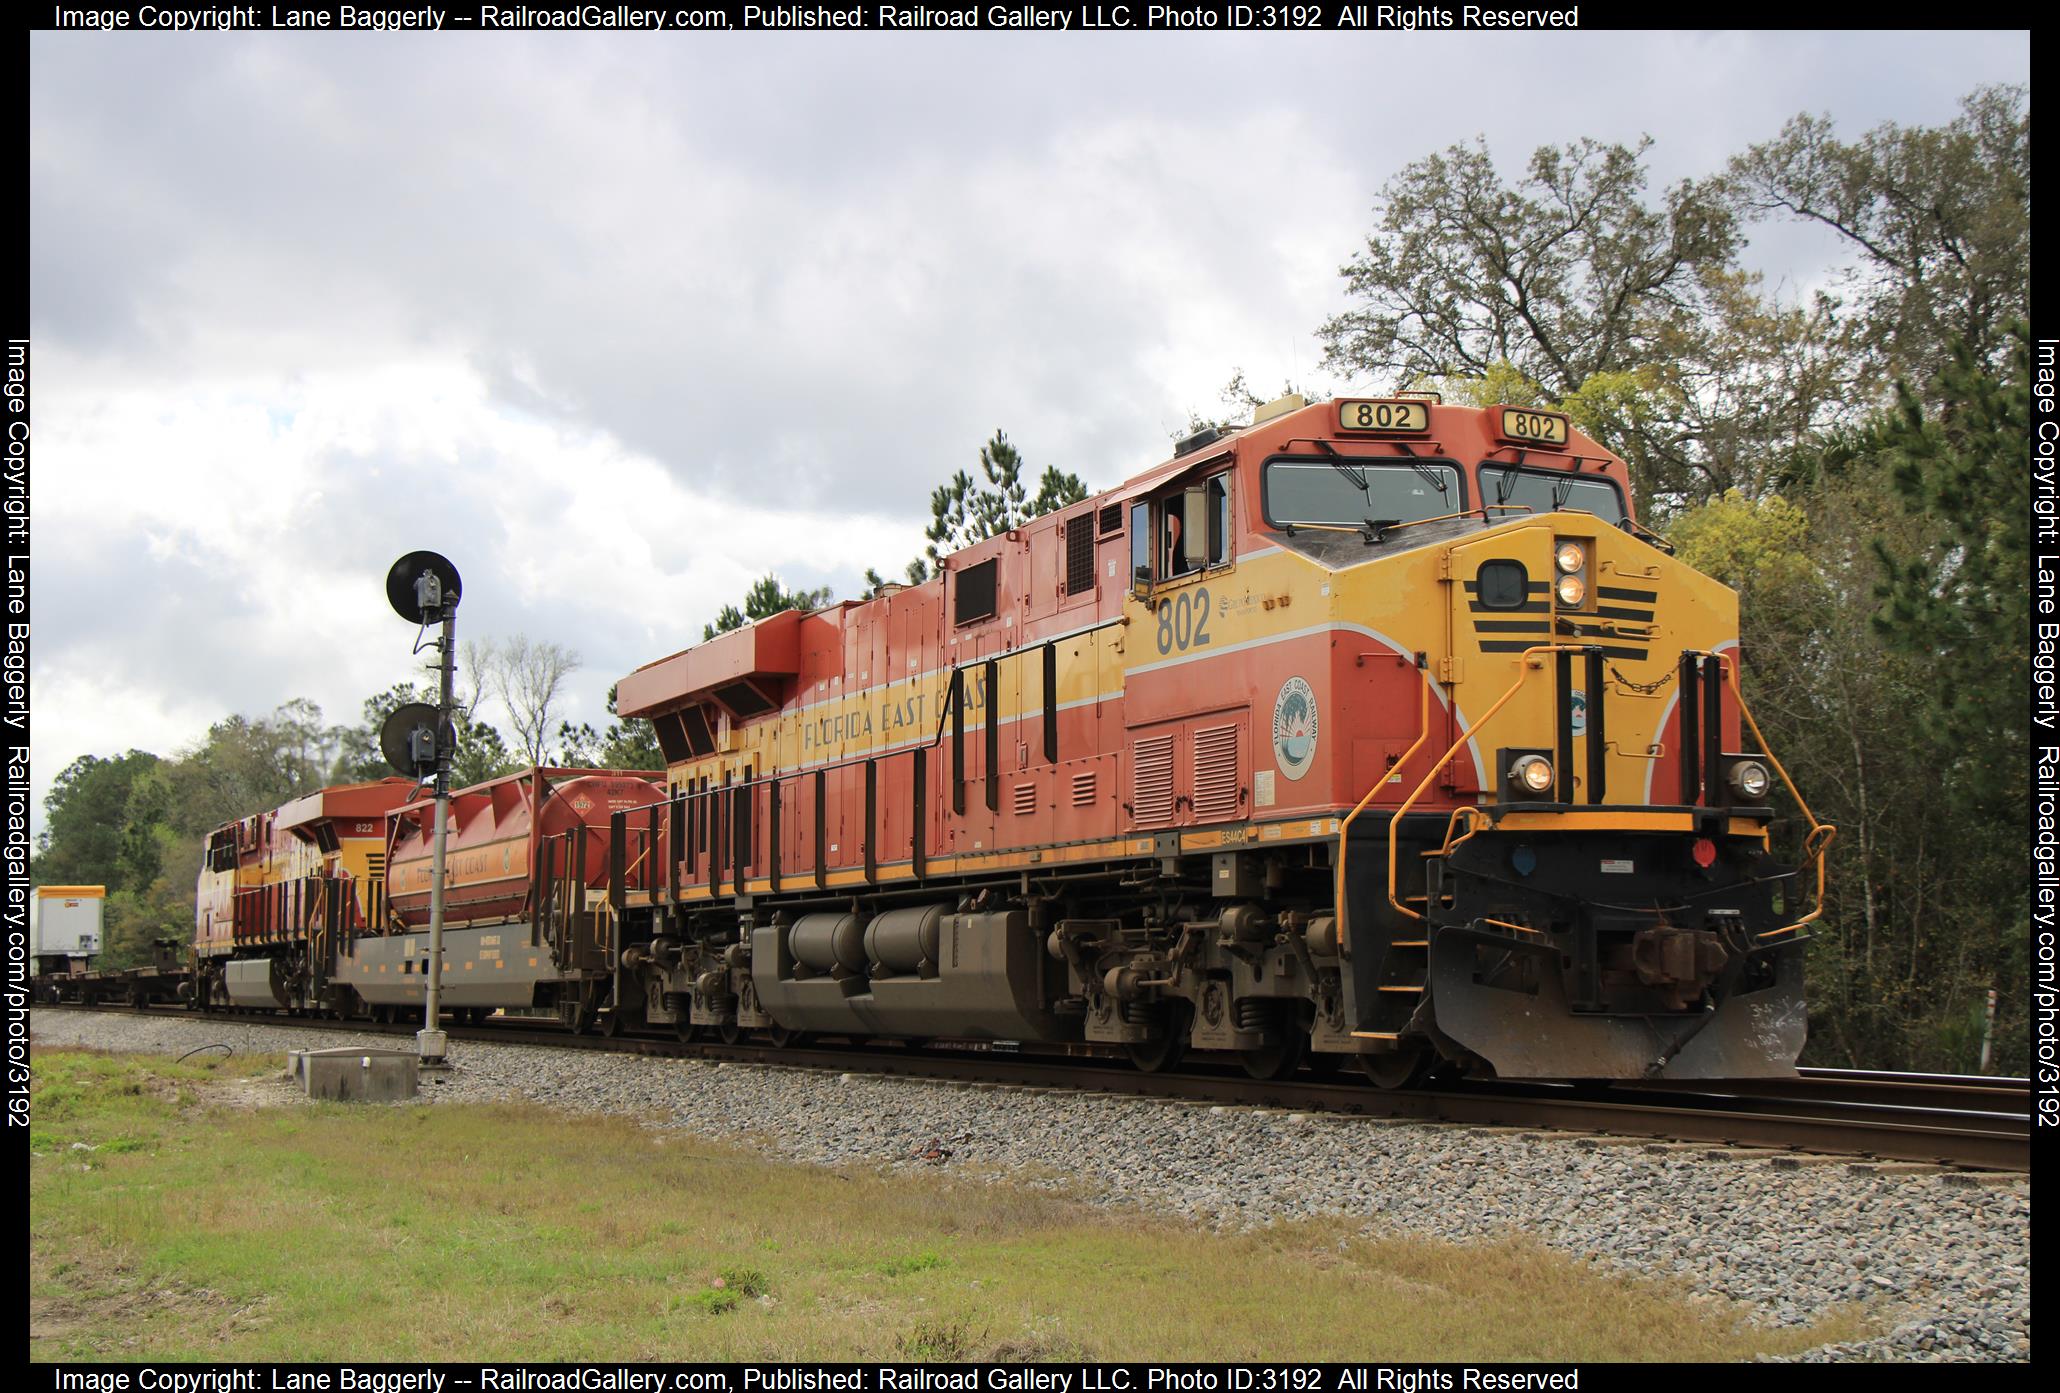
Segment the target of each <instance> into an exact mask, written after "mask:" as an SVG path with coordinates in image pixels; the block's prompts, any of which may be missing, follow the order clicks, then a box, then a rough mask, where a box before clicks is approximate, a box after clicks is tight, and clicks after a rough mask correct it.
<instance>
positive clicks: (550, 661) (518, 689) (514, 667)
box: [467, 634, 579, 764]
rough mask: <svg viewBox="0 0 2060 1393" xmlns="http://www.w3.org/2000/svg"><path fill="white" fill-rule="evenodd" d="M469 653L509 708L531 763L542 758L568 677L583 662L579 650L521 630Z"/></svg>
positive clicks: (519, 746) (482, 676)
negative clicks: (533, 637) (574, 650)
mask: <svg viewBox="0 0 2060 1393" xmlns="http://www.w3.org/2000/svg"><path fill="white" fill-rule="evenodd" d="M467 656H468V657H469V658H471V659H472V662H473V667H474V671H475V672H476V674H477V676H478V681H479V682H480V685H481V686H482V688H483V689H484V690H486V691H490V692H492V693H493V694H494V695H495V696H496V697H498V698H500V701H501V705H502V706H503V707H505V708H506V709H507V712H508V720H509V722H510V723H511V724H512V725H513V726H514V728H515V741H516V747H517V749H518V750H519V751H520V752H521V753H522V755H523V756H524V757H525V760H526V762H528V763H530V764H541V763H543V762H544V747H545V744H546V743H547V742H548V740H549V738H550V735H551V731H552V717H553V715H554V714H555V708H556V706H557V704H558V698H559V696H560V694H561V693H562V691H563V689H564V685H565V679H566V678H567V677H568V676H569V675H571V673H572V672H574V671H575V670H576V669H577V668H578V667H579V655H578V654H577V653H574V652H573V651H572V650H571V649H569V648H566V647H564V646H563V645H561V644H557V643H553V642H551V641H550V640H548V639H541V640H539V639H531V638H530V637H529V636H528V635H526V634H516V635H515V636H514V637H512V638H507V639H499V640H490V641H488V642H486V643H484V644H481V645H480V646H479V647H477V648H476V649H472V650H469V651H468V654H467Z"/></svg>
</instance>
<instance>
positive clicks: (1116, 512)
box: [1101, 503, 1123, 537]
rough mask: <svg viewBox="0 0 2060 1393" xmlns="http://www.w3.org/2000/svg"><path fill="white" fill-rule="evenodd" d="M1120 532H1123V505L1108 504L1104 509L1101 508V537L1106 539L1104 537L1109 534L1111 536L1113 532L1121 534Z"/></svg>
mask: <svg viewBox="0 0 2060 1393" xmlns="http://www.w3.org/2000/svg"><path fill="white" fill-rule="evenodd" d="M1122 530H1123V505H1122V504H1120V503H1111V504H1109V505H1108V506H1107V507H1105V508H1103V509H1102V516H1101V533H1102V536H1104V537H1106V536H1108V535H1109V534H1111V533H1113V532H1121V531H1122Z"/></svg>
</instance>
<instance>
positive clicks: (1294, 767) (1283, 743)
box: [1273, 677, 1316, 779]
mask: <svg viewBox="0 0 2060 1393" xmlns="http://www.w3.org/2000/svg"><path fill="white" fill-rule="evenodd" d="M1273 759H1274V762H1275V763H1276V764H1278V765H1280V772H1281V773H1283V774H1285V775H1287V776H1288V777H1289V778H1290V779H1299V778H1301V777H1302V776H1303V775H1304V774H1306V773H1308V772H1309V766H1310V765H1312V764H1314V763H1315V762H1316V693H1315V692H1314V691H1313V690H1311V689H1310V686H1309V684H1308V683H1307V682H1304V681H1303V680H1302V679H1301V678H1299V677H1290V678H1289V679H1288V680H1287V681H1285V682H1283V683H1281V684H1280V695H1279V696H1277V697H1275V698H1274V699H1273Z"/></svg>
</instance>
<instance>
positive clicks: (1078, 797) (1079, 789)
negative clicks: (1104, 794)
mask: <svg viewBox="0 0 2060 1393" xmlns="http://www.w3.org/2000/svg"><path fill="white" fill-rule="evenodd" d="M1093 805H1094V771H1093V770H1092V769H1090V770H1088V771H1087V772H1086V773H1084V774H1075V775H1074V776H1073V806H1074V807H1076V808H1087V807H1092V806H1093Z"/></svg>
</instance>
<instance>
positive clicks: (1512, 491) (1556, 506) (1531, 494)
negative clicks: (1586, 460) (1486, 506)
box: [1481, 464, 1624, 527]
mask: <svg viewBox="0 0 2060 1393" xmlns="http://www.w3.org/2000/svg"><path fill="white" fill-rule="evenodd" d="M1481 498H1482V501H1483V502H1487V503H1507V504H1516V505H1520V506H1522V507H1526V508H1529V509H1530V510H1531V511H1532V512H1534V513H1558V512H1568V511H1571V512H1577V513H1593V514H1594V515H1595V516H1596V517H1598V518H1600V519H1602V520H1603V521H1604V522H1606V523H1608V524H1609V525H1610V526H1612V527H1615V526H1619V525H1620V524H1622V522H1623V520H1624V496H1623V494H1621V493H1619V492H1618V491H1617V486H1616V485H1615V484H1614V483H1613V482H1611V481H1610V480H1608V479H1602V478H1597V477H1596V476H1594V475H1592V474H1591V475H1588V476H1587V477H1585V478H1583V477H1582V476H1580V475H1578V474H1569V473H1567V472H1566V471H1564V470H1558V469H1512V468H1510V467H1509V466H1508V465H1506V464H1484V465H1482V466H1481Z"/></svg>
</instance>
